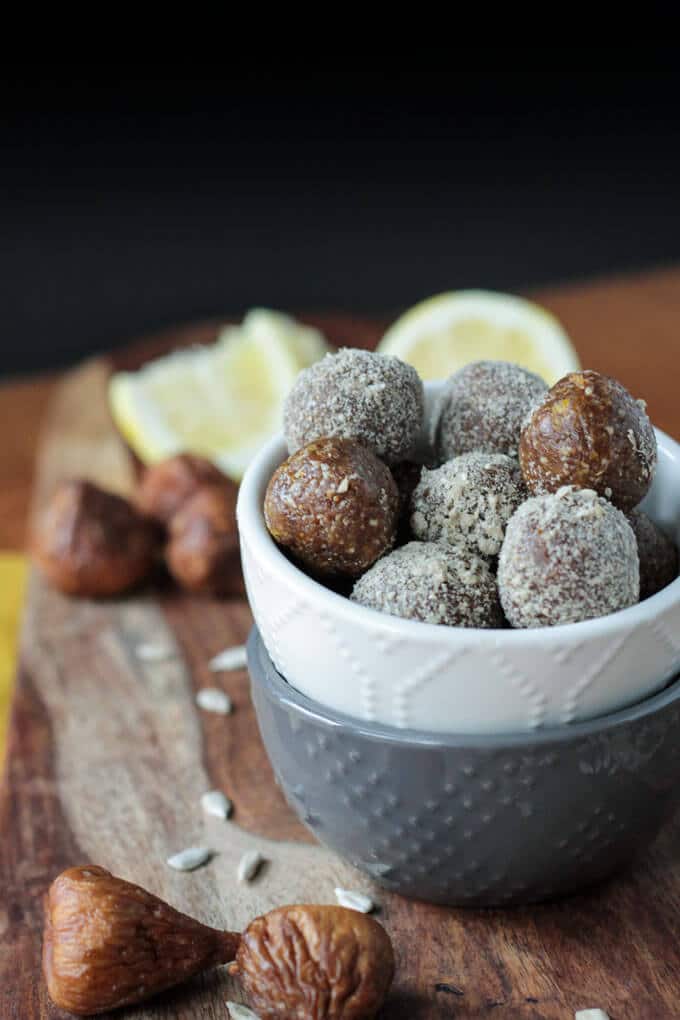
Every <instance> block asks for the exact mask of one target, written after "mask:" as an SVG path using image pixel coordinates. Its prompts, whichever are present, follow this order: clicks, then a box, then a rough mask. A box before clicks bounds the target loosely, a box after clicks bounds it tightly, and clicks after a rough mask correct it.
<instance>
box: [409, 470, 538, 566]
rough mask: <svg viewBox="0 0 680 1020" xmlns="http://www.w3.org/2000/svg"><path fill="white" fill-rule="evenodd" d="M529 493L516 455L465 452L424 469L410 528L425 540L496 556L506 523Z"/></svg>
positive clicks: (416, 491) (415, 499)
mask: <svg viewBox="0 0 680 1020" xmlns="http://www.w3.org/2000/svg"><path fill="white" fill-rule="evenodd" d="M526 498H527V491H526V487H525V485H524V481H523V479H522V474H521V471H520V469H519V464H518V463H517V461H516V460H513V459H512V458H511V457H506V456H505V454H503V453H464V454H462V455H461V456H460V457H454V458H453V460H449V461H447V462H446V464H442V466H441V467H439V468H436V469H435V470H434V471H428V470H427V469H423V472H422V475H421V478H420V482H419V484H418V485H417V486H416V489H415V491H414V493H413V497H412V502H411V506H412V514H411V528H412V530H413V534H414V535H415V536H416V538H420V539H423V540H425V541H426V542H449V543H451V544H452V545H463V546H466V547H467V548H468V549H470V551H471V552H473V553H477V554H479V555H482V556H497V555H498V553H499V552H500V548H501V545H502V544H503V537H504V535H505V526H506V524H507V522H508V520H509V519H510V518H511V517H512V515H513V514H514V512H515V510H516V509H517V507H518V506H519V505H520V503H522V502H523V501H524V500H525V499H526Z"/></svg>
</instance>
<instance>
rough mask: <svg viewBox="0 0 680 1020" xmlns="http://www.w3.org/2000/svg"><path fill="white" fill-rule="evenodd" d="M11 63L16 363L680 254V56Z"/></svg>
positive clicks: (0, 290)
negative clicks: (310, 68)
mask: <svg viewBox="0 0 680 1020" xmlns="http://www.w3.org/2000/svg"><path fill="white" fill-rule="evenodd" d="M3 75H4V79H5V80H4V82H3V85H2V92H1V95H0V112H1V115H2V121H1V124H2V127H1V134H0V147H1V159H0V343H1V344H2V359H1V361H0V373H4V374H9V373H13V372H18V371H37V370H40V369H44V368H47V367H50V366H54V365H61V364H65V363H67V362H69V361H72V360H74V359H76V358H77V357H78V356H80V355H82V354H84V353H89V352H92V351H95V350H100V349H104V348H107V347H113V346H115V345H117V344H122V343H124V342H125V341H126V340H127V339H129V338H130V337H132V336H135V335H138V334H139V333H141V332H143V331H145V330H152V329H155V328H158V327H161V326H163V325H165V324H170V323H172V322H176V321H178V320H185V319H188V318H191V317H195V316H203V315H211V314H215V313H218V314H222V313H231V314H234V315H240V313H241V312H242V311H243V310H244V309H245V308H247V307H249V306H251V305H253V304H268V305H270V306H273V307H280V308H284V309H295V308H299V309H308V310H313V309H319V308H338V309H355V310H360V311H377V312H388V313H391V312H392V311H397V310H399V309H400V308H403V307H404V306H406V305H408V304H410V303H412V302H414V301H416V300H418V299H419V298H422V297H425V296H427V295H429V294H431V293H435V292H436V291H438V290H442V289H446V288H454V287H464V286H484V287H495V288H505V289H520V288H527V287H529V286H534V285H537V284H540V283H546V282H553V281H560V280H565V279H578V278H582V277H586V276H589V275H592V274H603V273H611V272H615V271H619V270H630V269H635V268H639V267H646V266H649V265H656V264H663V263H668V262H670V261H673V260H678V259H680V124H679V119H678V115H677V112H676V111H677V105H676V104H677V93H678V90H677V84H678V77H677V75H676V74H675V73H674V72H671V71H659V72H652V71H637V72H623V71H599V72H595V71H552V72H546V71H533V72H523V73H519V72H511V71H484V72H467V71H465V72H459V73H451V74H444V73H426V72H411V73H408V74H400V75H398V74H388V73H382V72H350V73H347V72H345V73H341V72H339V71H337V72H336V71H327V72H324V73H322V72H315V73H312V74H309V75H308V76H306V77H305V78H301V77H297V78H296V77H294V76H285V75H275V74H272V75H270V76H267V75H264V76H263V75H254V74H246V73H235V74H234V75H233V76H232V77H230V78H222V79H219V80H217V79H211V78H208V77H206V76H200V75H197V74H187V75H186V76H185V77H184V78H183V79H182V80H180V78H178V77H172V78H171V77H169V76H168V74H167V72H166V71H161V70H157V71H155V72H154V71H153V69H152V70H151V72H149V71H147V73H146V74H145V75H140V74H137V73H135V72H134V71H131V70H129V69H125V68H117V69H116V68H110V69H106V68H104V69H101V68H100V69H99V70H98V71H97V72H94V71H90V72H84V71H79V72H77V73H75V72H74V75H73V77H72V78H71V79H69V80H67V79H66V78H65V76H64V74H63V73H62V72H56V71H55V72H50V69H49V68H47V69H46V68H44V67H43V68H42V70H40V69H37V70H36V69H30V70H27V69H26V68H25V67H24V68H22V69H21V70H19V69H17V68H14V69H12V68H11V67H10V68H9V69H8V68H7V67H5V68H4V71H3Z"/></svg>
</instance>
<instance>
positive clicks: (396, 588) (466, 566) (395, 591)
mask: <svg viewBox="0 0 680 1020" xmlns="http://www.w3.org/2000/svg"><path fill="white" fill-rule="evenodd" d="M350 597H351V599H352V600H353V601H354V602H359V603H360V604H361V605H362V606H368V607H369V608H370V609H377V610H379V611H380V612H383V613H390V614H391V615H392V616H403V617H405V618H406V619H408V620H421V621H423V622H424V623H441V624H446V625H448V626H449V627H502V626H503V623H504V620H503V613H502V611H501V606H500V602H499V600H498V590H497V588H496V581H495V578H494V577H493V574H492V573H491V571H490V570H489V567H488V564H487V563H486V561H485V560H483V559H482V558H481V557H479V556H475V555H474V554H473V553H471V552H470V551H469V550H468V549H465V548H463V547H460V546H459V547H455V546H450V545H444V544H439V543H435V542H409V543H408V544H407V545H404V546H402V547H401V549H395V550H394V552H391V553H390V554H389V555H388V556H384V557H383V558H382V559H381V560H378V562H377V563H376V564H375V565H374V566H372V567H371V569H370V570H368V571H367V572H366V573H365V574H364V575H363V577H361V578H360V579H359V580H358V581H357V583H356V584H355V585H354V590H353V591H352V594H351V596H350Z"/></svg>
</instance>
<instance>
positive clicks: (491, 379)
mask: <svg viewBox="0 0 680 1020" xmlns="http://www.w3.org/2000/svg"><path fill="white" fill-rule="evenodd" d="M547 389H548V386H547V383H545V382H544V381H543V379H541V377H540V376H538V375H535V374H534V373H533V372H528V371H527V370H526V369H524V368H520V366H519V365H513V364H511V363H510V362H508V361H473V362H471V364H469V365H465V366H464V367H463V368H461V369H460V370H459V371H458V372H455V373H454V374H453V375H452V376H450V378H449V379H448V380H447V382H446V383H445V384H444V387H443V389H442V392H441V394H440V396H439V400H438V402H437V406H436V409H435V414H434V418H433V426H432V434H431V436H430V438H431V441H432V445H433V447H434V450H435V454H436V456H437V459H438V460H439V462H440V463H442V462H443V461H446V460H450V459H451V458H452V457H457V456H459V454H461V453H471V452H473V451H475V450H479V451H481V452H482V453H505V454H507V455H508V456H510V457H516V456H517V447H518V445H519V435H520V431H521V428H522V422H523V421H524V419H525V418H526V416H527V414H528V413H529V411H530V410H531V408H532V407H533V406H534V404H535V403H536V402H537V400H539V398H540V397H541V396H542V395H543V394H544V393H545V392H546V390H547Z"/></svg>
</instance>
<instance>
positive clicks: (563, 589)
mask: <svg viewBox="0 0 680 1020" xmlns="http://www.w3.org/2000/svg"><path fill="white" fill-rule="evenodd" d="M498 590H499V592H500V597H501V603H502V605H503V609H504V610H505V615H506V617H507V619H508V621H509V622H510V624H511V625H512V626H513V627H548V626H552V625H555V624H561V623H577V622H579V621H581V620H589V619H592V618H594V617H597V616H607V615H608V614H609V613H614V612H616V611H617V610H618V609H625V608H626V607H627V606H632V605H633V604H634V603H635V602H637V600H638V595H639V591H640V569H639V565H638V552H637V543H636V541H635V535H634V534H633V529H632V528H631V526H630V524H629V523H628V521H627V520H626V516H625V514H623V513H622V512H621V511H620V510H618V509H617V508H616V507H615V506H613V505H612V503H610V502H609V500H607V499H603V498H602V497H600V496H598V495H597V493H596V492H594V491H593V490H592V489H575V488H573V487H571V486H565V487H564V488H562V489H560V490H559V491H558V492H556V493H550V494H548V495H543V496H534V497H532V498H531V499H528V500H526V502H524V503H522V505H521V506H520V508H519V509H518V510H517V511H516V512H515V514H514V515H513V516H512V517H511V518H510V520H509V522H508V525H507V528H506V531H505V539H504V541H503V546H502V548H501V553H500V557H499V560H498Z"/></svg>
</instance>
